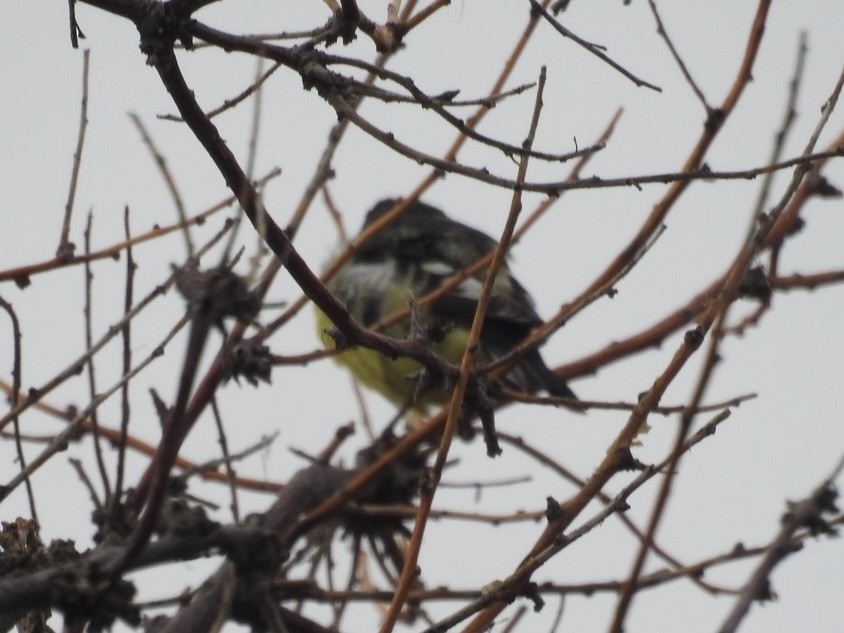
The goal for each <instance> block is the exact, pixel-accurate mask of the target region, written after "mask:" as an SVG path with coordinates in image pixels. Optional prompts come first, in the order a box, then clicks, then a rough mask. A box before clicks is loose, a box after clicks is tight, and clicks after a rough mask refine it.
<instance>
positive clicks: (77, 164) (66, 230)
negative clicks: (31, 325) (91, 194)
mask: <svg viewBox="0 0 844 633" xmlns="http://www.w3.org/2000/svg"><path fill="white" fill-rule="evenodd" d="M69 1H70V8H71V29H75V25H76V14H75V10H74V0H69ZM72 40H73V36H71V41H72ZM90 59H91V51H90V50H85V51H83V53H82V105H81V108H80V113H79V134H78V136H77V138H76V151H75V152H74V153H73V168H72V169H71V172H70V187H69V189H68V192H67V202H65V205H64V221H63V222H62V232H61V236H60V237H59V246H58V248H57V249H56V257H57V258H58V259H60V260H65V259H69V258H71V257H73V251H74V250H75V249H76V245H75V244H74V243H73V242H71V241H70V219H71V217H72V216H73V203H74V201H75V199H76V186H77V184H78V183H79V171H80V168H81V166H82V148H83V146H84V144H85V132H86V131H87V129H88V69H89V66H90Z"/></svg>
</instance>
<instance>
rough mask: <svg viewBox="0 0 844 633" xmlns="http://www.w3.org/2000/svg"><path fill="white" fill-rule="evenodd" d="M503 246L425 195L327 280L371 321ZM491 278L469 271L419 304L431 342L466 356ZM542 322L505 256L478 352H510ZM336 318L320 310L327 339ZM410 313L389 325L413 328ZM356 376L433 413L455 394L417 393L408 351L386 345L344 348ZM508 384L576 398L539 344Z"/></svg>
mask: <svg viewBox="0 0 844 633" xmlns="http://www.w3.org/2000/svg"><path fill="white" fill-rule="evenodd" d="M396 202H397V201H396V200H382V201H381V202H379V203H378V204H376V205H375V207H374V208H373V209H372V210H371V211H369V213H367V215H366V219H365V221H364V224H363V227H362V229H361V230H362V231H363V230H364V229H366V228H367V227H368V226H369V225H370V224H372V223H373V222H375V221H376V220H377V219H378V218H379V217H381V216H382V215H384V214H385V213H386V212H388V211H389V210H390V209H391V208H392V207H393V206H394V205H395V204H396ZM496 246H497V242H496V241H495V240H494V239H493V238H491V237H490V236H488V235H486V234H485V233H482V232H481V231H479V230H477V229H474V228H472V227H470V226H467V225H465V224H462V223H460V222H457V221H455V220H452V219H450V218H449V217H447V216H446V215H445V213H443V212H442V211H440V210H439V209H437V208H434V207H432V206H430V205H427V204H424V203H422V202H416V203H414V204H413V205H411V206H410V208H408V209H407V211H406V212H405V213H404V215H402V216H401V217H399V218H398V219H397V220H396V221H394V222H393V223H392V224H390V225H389V226H387V227H386V228H385V229H384V230H382V231H380V232H379V233H377V234H376V235H375V236H374V237H373V238H372V239H371V240H369V241H368V242H366V244H365V245H364V246H362V247H361V248H360V250H358V251H357V252H356V253H355V254H354V255H353V256H352V257H351V259H349V261H348V262H347V263H346V264H345V265H344V266H343V267H342V268H341V269H340V270H339V271H338V272H337V273H336V274H335V275H334V277H332V278H331V279H330V281H329V282H328V284H327V285H328V288H329V289H330V290H331V292H332V293H333V294H334V296H335V297H337V299H339V300H340V301H342V302H344V303H345V304H346V306H347V307H348V309H349V311H350V313H351V315H352V317H354V319H355V320H357V321H358V322H359V323H361V324H362V325H364V326H366V327H369V326H372V325H374V324H375V323H377V322H378V321H381V320H382V319H384V318H385V317H387V316H389V315H391V314H394V313H396V312H399V311H401V310H404V309H406V308H407V307H408V301H409V299H410V298H411V297H415V298H421V297H422V296H423V295H425V294H426V293H428V292H430V291H431V290H434V289H436V288H438V287H439V286H441V285H442V284H443V282H445V281H446V280H447V279H448V278H449V277H451V276H452V275H454V274H455V273H457V272H459V271H461V270H463V269H465V268H466V267H468V266H470V265H471V264H472V263H474V262H475V261H476V260H478V259H479V258H481V257H483V256H484V255H486V254H488V253H489V252H491V251H492V250H494V249H495V247H496ZM482 282H483V271H481V272H479V273H477V274H476V275H474V276H472V277H469V278H467V279H465V280H464V281H463V282H461V283H460V284H459V285H457V286H456V287H454V288H453V289H451V290H450V291H448V292H447V293H446V294H445V295H444V296H442V297H440V298H438V299H436V300H435V301H434V302H433V303H431V304H430V305H427V306H423V307H420V308H419V311H418V314H417V316H418V321H419V323H420V324H421V325H422V327H423V328H425V329H427V330H428V331H429V332H436V333H437V334H436V335H434V336H432V337H431V339H432V340H431V344H430V347H431V349H432V350H433V351H434V352H436V353H437V354H439V355H440V356H441V357H442V358H443V359H445V360H447V361H449V362H451V363H459V362H460V359H461V357H462V355H463V353H464V351H465V349H466V341H467V338H468V335H469V329H470V327H471V325H472V320H473V318H474V315H475V310H476V308H477V304H478V297H479V295H480V292H481V285H482ZM541 323H542V319H540V317H539V315H538V314H537V313H536V309H535V308H534V303H533V299H532V298H531V296H530V295H529V294H528V292H527V290H525V288H524V286H522V284H520V283H519V282H518V281H517V280H516V279H515V278H514V277H513V275H512V274H511V273H510V271H509V269H508V268H507V266H506V264H505V265H504V266H502V267H501V269H500V271H499V272H498V275H497V276H496V278H495V284H494V286H493V290H492V294H491V296H490V299H489V305H488V308H487V311H486V316H485V317H484V323H483V328H482V330H481V335H480V341H479V345H478V350H477V352H476V355H475V358H476V359H477V361H478V362H481V363H489V362H493V361H495V360H497V359H499V358H502V357H503V356H505V355H506V354H507V353H509V352H510V351H511V350H512V349H513V348H514V347H515V346H516V345H517V344H518V343H519V342H520V341H521V340H522V339H524V338H525V336H527V334H528V333H529V332H530V331H531V330H532V329H533V328H535V327H536V326H538V325H540V324H541ZM330 326H331V322H330V321H329V320H328V318H327V317H326V316H325V315H324V314H323V313H322V312H320V311H319V310H317V327H318V332H319V333H320V336H321V337H322V338H323V340H324V341H327V340H328V339H329V338H330V337H327V336H326V335H325V331H326V328H329V327H330ZM409 331H410V325H409V321H408V319H404V320H403V321H402V322H400V323H397V324H395V325H392V326H389V327H387V328H386V329H385V330H384V333H385V334H387V335H389V336H392V337H394V338H398V339H403V338H406V337H407V336H408V333H409ZM335 359H336V360H337V362H339V363H341V364H343V365H345V366H347V367H348V368H349V369H350V370H351V371H352V373H353V374H354V375H355V377H356V378H357V379H358V380H359V381H360V382H362V383H363V384H365V385H366V386H367V387H370V388H372V389H374V390H376V391H379V392H380V393H382V394H383V395H384V396H386V397H387V398H388V399H389V400H391V401H392V402H393V403H395V404H396V405H398V406H399V407H410V408H412V409H415V410H416V411H418V412H420V413H425V412H426V411H427V409H428V408H429V406H430V405H433V404H442V403H444V402H446V401H447V399H448V398H449V396H450V394H448V393H447V392H445V391H444V390H436V389H435V390H432V391H429V392H427V393H424V394H421V395H419V397H418V398H416V399H415V400H414V396H415V395H416V394H415V391H416V387H415V384H414V382H413V380H412V379H411V377H412V376H413V375H414V374H416V373H417V372H418V371H419V370H420V366H419V364H418V363H417V362H416V361H413V360H411V359H409V358H398V359H395V360H394V359H390V358H387V357H385V356H382V355H381V354H379V353H378V352H375V351H372V350H369V349H364V348H353V349H348V350H345V351H343V352H341V353H339V354H337V355H336V356H335ZM503 383H504V385H505V386H506V387H508V388H511V389H515V390H518V391H526V392H537V391H547V392H548V393H549V394H551V395H554V396H560V397H567V398H575V395H574V393H573V392H572V391H571V389H569V387H568V385H567V384H566V383H565V381H564V380H562V379H561V378H560V377H559V376H557V375H556V374H555V373H554V372H552V371H551V370H550V369H549V368H548V366H547V365H546V364H545V362H544V361H543V360H542V357H541V356H540V355H539V352H538V351H537V350H536V349H533V350H531V351H530V352H528V353H527V354H525V355H524V356H523V357H522V360H521V361H520V362H519V363H518V364H517V365H516V366H515V367H513V368H512V369H511V370H510V371H509V373H508V374H507V375H506V376H504V377H503Z"/></svg>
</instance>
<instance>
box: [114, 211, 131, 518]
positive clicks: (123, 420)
mask: <svg viewBox="0 0 844 633" xmlns="http://www.w3.org/2000/svg"><path fill="white" fill-rule="evenodd" d="M123 231H124V234H125V236H126V242H127V244H128V245H127V247H126V290H125V293H124V298H123V313H124V314H129V312H130V311H131V310H132V302H133V299H134V287H135V268H136V266H135V259H134V255H133V253H132V231H131V229H130V228H129V207H128V206H127V207H125V208H124V209H123ZM131 324H132V322H131V320H127V321H125V322H124V323H123V327H122V328H121V329H120V331H121V334H122V336H123V375H124V376H125V375H126V374H128V373H129V369H130V368H131V367H132V327H131ZM120 405H121V406H120V440H119V441H118V443H117V476H116V478H115V483H114V497H113V498H112V499H111V503H112V506H111V510H112V521H115V520H117V513H118V512H119V508H120V498H121V497H122V496H123V476H124V473H125V468H126V439H127V437H128V434H129V419H130V414H131V409H130V406H129V384H128V383H125V384H124V385H123V387H121V390H120Z"/></svg>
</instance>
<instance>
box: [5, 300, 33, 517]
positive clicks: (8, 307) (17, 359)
mask: <svg viewBox="0 0 844 633" xmlns="http://www.w3.org/2000/svg"><path fill="white" fill-rule="evenodd" d="M0 308H3V309H4V310H5V311H6V312H7V314H8V315H9V320H10V321H11V322H12V337H13V339H14V341H15V344H14V356H13V359H12V392H11V395H10V398H11V401H12V402H11V405H12V410H15V409H16V408H17V405H18V395H19V394H20V392H21V384H22V378H21V329H20V322H19V321H18V315H17V314H15V310H14V308H13V307H12V304H11V303H9V302H8V301H6V300H5V299H3V297H0ZM12 427H13V430H14V434H15V450H16V451H17V453H18V463H19V464H20V469H21V472H22V473H24V484H25V485H26V496H27V498H28V499H29V513H30V517H31V518H32V519H34V520H35V521H38V513H37V512H36V511H35V493H34V492H33V491H32V482H31V481H30V479H29V475H28V474H26V458H25V457H24V454H23V445H22V444H21V430H20V420H19V418H18V415H17V414H15V415H14V416H13V417H12Z"/></svg>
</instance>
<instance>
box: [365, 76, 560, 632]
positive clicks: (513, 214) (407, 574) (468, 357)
mask: <svg viewBox="0 0 844 633" xmlns="http://www.w3.org/2000/svg"><path fill="white" fill-rule="evenodd" d="M545 73H546V71H545V67H544V66H543V67H542V70H541V72H540V74H539V83H538V85H537V89H536V101H535V103H534V108H533V115H532V117H531V121H530V128H529V131H528V134H527V137H526V138H525V141H524V143H523V147H524V148H525V150H527V151H526V152H525V153H524V154H523V155H522V158H521V160H520V162H519V170H518V175H517V182H519V183H522V182H524V181H525V176H526V175H527V167H528V162H529V154H530V148H531V147H532V146H533V141H534V138H535V137H536V129H537V126H538V125H539V115H540V113H541V112H542V94H543V91H544V89H545ZM521 209H522V201H521V190H519V189H516V190H515V191H514V192H513V201H512V203H511V205H510V213H509V215H508V216H507V222H506V224H505V226H504V230H503V231H502V235H501V238H500V239H499V241H498V246H497V247H496V249H495V254H494V255H493V258H492V262H491V263H490V265H489V269H488V270H487V273H486V276H485V278H484V283H483V286H482V288H481V292H480V295H479V297H478V305H477V308H476V309H475V316H474V320H473V321H472V327H471V329H470V330H469V337H468V339H467V341H466V350H465V351H464V353H463V358H462V359H461V361H460V369H459V371H458V374H457V382H456V384H455V386H454V391H453V394H452V398H451V402H450V403H449V407H448V417H447V418H446V423H445V429H444V430H443V434H442V438H441V439H440V445H439V448H438V450H437V457H436V460H435V461H434V465H433V466H432V467H431V471H430V478H429V482H428V485H427V486H425V488H424V489H423V490H422V493H421V495H420V499H419V509H418V511H417V513H416V522H415V523H414V526H413V533H412V535H411V537H410V544H409V546H408V551H407V557H406V558H405V562H404V567H403V568H402V571H401V576H400V577H399V583H398V585H397V586H396V591H395V594H394V596H393V600H392V602H391V603H390V608H389V610H388V611H387V614H386V616H385V617H384V622H383V623H382V625H381V629H380V631H381V633H390V631H392V630H393V627H394V626H395V624H396V621H397V620H398V616H399V613H400V612H401V609H402V607H403V606H404V602H405V600H406V599H407V595H408V593H409V592H410V589H411V588H412V586H413V581H414V580H415V578H416V567H417V564H418V561H419V553H420V551H421V549H422V539H423V536H424V533H425V527H426V525H427V521H428V517H429V516H430V512H431V506H432V504H433V502H434V495H435V493H436V490H437V486H438V484H439V482H440V478H441V477H442V471H443V468H445V464H446V461H447V459H448V452H449V448H450V447H451V442H452V440H453V438H454V434H455V432H456V431H457V423H458V421H459V418H460V411H461V409H462V403H463V396H464V394H465V392H466V387H467V386H468V383H469V375H470V374H471V371H472V365H473V364H474V352H475V349H476V348H477V342H478V340H479V339H480V334H481V328H482V327H483V323H484V318H485V317H486V309H487V305H488V302H489V298H490V295H491V294H492V289H493V286H494V285H495V281H496V278H497V275H498V271H499V270H500V269H501V266H502V265H503V264H504V259H505V257H506V254H507V249H508V247H509V246H510V240H511V239H512V237H513V232H514V231H515V228H516V222H517V221H518V219H519V212H520V211H521ZM500 452H501V449H500V448H499V447H498V442H497V440H496V439H495V437H494V433H493V434H492V435H491V438H490V439H489V440H488V443H487V454H488V455H490V456H491V457H494V456H495V455H497V454H499V453H500Z"/></svg>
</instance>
